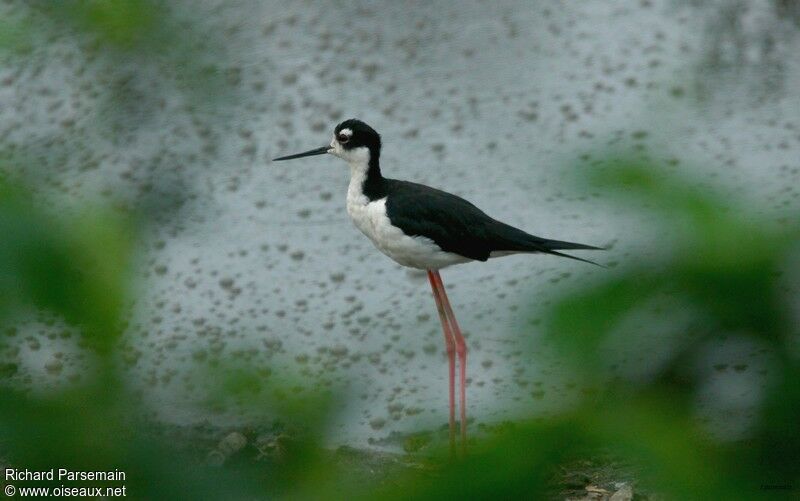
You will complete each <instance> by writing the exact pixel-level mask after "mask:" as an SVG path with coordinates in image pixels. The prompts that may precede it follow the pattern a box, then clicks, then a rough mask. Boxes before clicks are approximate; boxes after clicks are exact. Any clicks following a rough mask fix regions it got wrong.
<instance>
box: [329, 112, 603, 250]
mask: <svg viewBox="0 0 800 501" xmlns="http://www.w3.org/2000/svg"><path fill="white" fill-rule="evenodd" d="M344 128H349V129H351V130H352V131H353V136H352V138H351V139H350V140H349V141H348V143H347V144H345V145H343V146H344V147H345V148H353V147H359V146H366V147H367V148H369V150H370V162H369V169H368V171H367V176H366V179H365V180H364V186H363V187H362V191H363V193H364V195H366V196H367V198H369V200H370V201H374V200H380V199H381V198H384V197H386V215H387V216H388V218H389V220H390V221H391V223H392V225H394V226H397V227H398V228H400V229H401V230H402V231H403V233H405V234H406V235H408V236H422V237H427V238H430V239H431V240H433V241H434V242H435V243H436V245H438V246H439V247H440V248H441V249H442V250H443V251H446V252H452V253H454V254H459V255H461V256H464V257H467V258H470V259H475V260H478V261H486V260H487V259H489V256H490V254H491V253H492V252H494V251H510V252H544V253H548V254H556V255H559V256H563V257H569V258H572V259H578V260H580V261H585V260H584V259H581V258H576V257H573V256H568V255H566V254H562V253H559V252H556V250H557V249H597V247H592V246H590V245H583V244H576V243H572V242H563V241H559V240H549V239H546V238H540V237H536V236H534V235H530V234H528V233H526V232H524V231H522V230H520V229H517V228H514V227H513V226H509V225H507V224H505V223H502V222H500V221H497V220H495V219H492V218H491V217H489V216H488V215H487V214H486V213H484V212H483V211H482V210H480V209H479V208H477V207H476V206H475V205H473V204H472V203H470V202H468V201H467V200H464V199H463V198H461V197H458V196H456V195H453V194H450V193H447V192H444V191H441V190H437V189H435V188H431V187H429V186H425V185H422V184H417V183H412V182H408V181H399V180H396V179H387V178H384V177H383V176H382V175H381V170H380V152H381V138H380V135H379V134H378V133H377V132H375V130H374V129H373V128H372V127H370V126H369V125H367V124H365V123H364V122H362V121H360V120H357V119H350V120H345V121H344V122H342V123H340V124H339V125H337V126H336V130H335V133H336V134H337V135H338V133H339V131H341V130H342V129H344ZM589 262H590V261H589Z"/></svg>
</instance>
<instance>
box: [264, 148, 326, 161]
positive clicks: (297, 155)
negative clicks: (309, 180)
mask: <svg viewBox="0 0 800 501" xmlns="http://www.w3.org/2000/svg"><path fill="white" fill-rule="evenodd" d="M330 148H331V147H330V146H323V147H321V148H314V149H313V150H308V151H304V152H303V153H295V154H294V155H286V156H285V157H278V158H273V159H272V161H273V162H277V161H278V160H291V159H293V158H303V157H310V156H313V155H324V154H325V153H328V150H329V149H330Z"/></svg>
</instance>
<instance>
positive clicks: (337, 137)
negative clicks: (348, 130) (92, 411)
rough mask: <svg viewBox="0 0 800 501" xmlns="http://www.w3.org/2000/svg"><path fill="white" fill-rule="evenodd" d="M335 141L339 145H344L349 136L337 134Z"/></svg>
mask: <svg viewBox="0 0 800 501" xmlns="http://www.w3.org/2000/svg"><path fill="white" fill-rule="evenodd" d="M336 139H338V140H339V142H340V143H342V144H344V143H346V142H347V141H349V140H350V136H346V135H344V134H339V135H338V136H336Z"/></svg>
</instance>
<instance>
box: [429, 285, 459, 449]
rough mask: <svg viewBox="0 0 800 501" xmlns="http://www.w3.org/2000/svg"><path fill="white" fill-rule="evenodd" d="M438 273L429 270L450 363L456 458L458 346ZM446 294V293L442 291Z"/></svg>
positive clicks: (451, 409) (453, 435) (452, 438)
mask: <svg viewBox="0 0 800 501" xmlns="http://www.w3.org/2000/svg"><path fill="white" fill-rule="evenodd" d="M434 273H435V274H436V275H438V272H434V271H431V270H428V280H430V282H431V289H432V290H433V298H434V300H436V309H437V310H438V311H439V319H440V320H441V322H442V332H443V333H444V344H445V348H446V349H447V360H448V363H449V375H450V455H451V456H455V452H456V387H455V385H456V344H455V339H454V337H453V333H452V332H451V330H450V325H449V322H448V321H447V314H446V313H445V308H444V303H443V301H442V293H440V291H439V286H438V285H437V281H436V278H435V275H434ZM441 292H444V291H441Z"/></svg>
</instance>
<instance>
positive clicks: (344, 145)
mask: <svg viewBox="0 0 800 501" xmlns="http://www.w3.org/2000/svg"><path fill="white" fill-rule="evenodd" d="M325 153H330V154H331V155H334V156H337V157H339V158H341V159H342V160H345V161H346V162H347V163H349V164H351V165H355V164H361V165H363V164H367V163H369V162H370V161H371V160H377V159H378V157H379V156H380V154H381V136H380V134H378V133H377V132H375V129H373V128H372V127H370V126H369V125H367V124H365V123H364V122H362V121H361V120H358V119H355V118H351V119H349V120H345V121H344V122H342V123H340V124H339V125H337V126H336V128H335V129H334V130H333V139H331V143H330V144H329V145H327V146H322V147H320V148H315V149H313V150H308V151H304V152H303V153H295V154H294V155H287V156H285V157H278V158H274V159H273V160H276V161H277V160H291V159H294V158H302V157H310V156H312V155H323V154H325Z"/></svg>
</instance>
